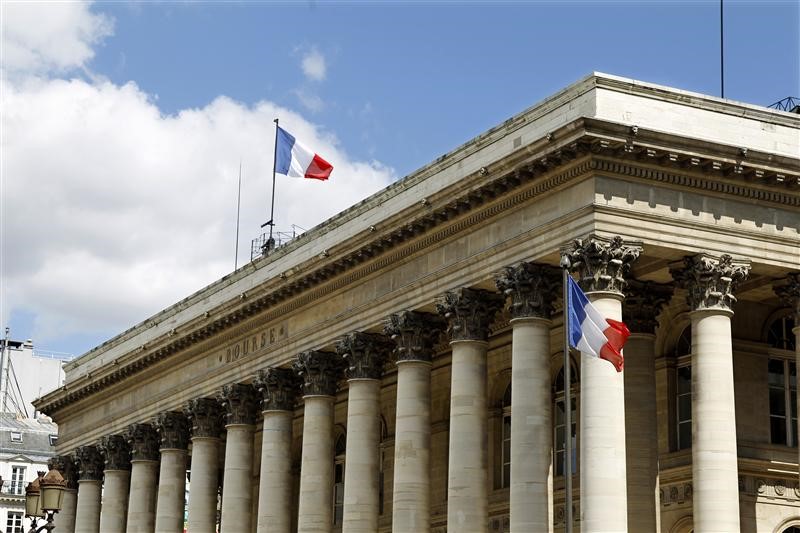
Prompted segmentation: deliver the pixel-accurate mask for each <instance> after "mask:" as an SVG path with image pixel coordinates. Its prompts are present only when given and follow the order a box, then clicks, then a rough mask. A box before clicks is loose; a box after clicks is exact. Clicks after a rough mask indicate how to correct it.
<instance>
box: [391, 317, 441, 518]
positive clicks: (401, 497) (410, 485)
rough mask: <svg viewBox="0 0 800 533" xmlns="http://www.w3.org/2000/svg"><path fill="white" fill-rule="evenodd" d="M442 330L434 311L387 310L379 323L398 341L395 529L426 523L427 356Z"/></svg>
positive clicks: (428, 512)
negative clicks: (387, 315) (390, 313)
mask: <svg viewBox="0 0 800 533" xmlns="http://www.w3.org/2000/svg"><path fill="white" fill-rule="evenodd" d="M443 329H444V321H443V320H442V319H441V318H440V317H439V316H437V315H433V314H429V313H420V312H416V311H403V312H400V313H397V314H394V315H391V316H390V317H389V319H388V320H387V321H386V324H385V326H384V332H385V333H386V334H387V335H389V336H391V337H392V339H393V340H394V341H395V343H396V345H397V347H396V349H395V354H396V357H397V407H396V417H397V418H396V422H395V432H394V434H395V438H394V488H393V490H392V531H393V532H394V533H425V532H429V531H430V528H431V360H432V359H433V347H434V345H435V344H436V342H437V341H438V340H439V337H440V336H441V332H442V330H443Z"/></svg>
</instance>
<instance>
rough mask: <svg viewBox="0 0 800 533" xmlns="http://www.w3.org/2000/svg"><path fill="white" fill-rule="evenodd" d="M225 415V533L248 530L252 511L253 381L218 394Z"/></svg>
mask: <svg viewBox="0 0 800 533" xmlns="http://www.w3.org/2000/svg"><path fill="white" fill-rule="evenodd" d="M219 402H220V405H222V408H223V409H224V416H225V431H226V432H227V437H226V438H225V471H224V474H223V480H222V521H221V524H220V530H221V531H225V532H226V533H250V529H251V528H250V524H251V523H252V518H253V516H252V514H253V511H252V509H253V433H254V432H255V429H256V427H255V423H256V391H255V389H254V388H253V386H252V385H245V384H243V383H233V384H231V385H225V386H224V387H223V388H222V393H221V394H220V397H219Z"/></svg>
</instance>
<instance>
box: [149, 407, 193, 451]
mask: <svg viewBox="0 0 800 533" xmlns="http://www.w3.org/2000/svg"><path fill="white" fill-rule="evenodd" d="M155 427H156V431H157V432H158V437H159V443H160V448H161V449H162V450H186V449H188V448H189V432H190V428H191V425H190V424H189V419H188V418H187V417H186V415H185V414H184V413H181V412H178V411H167V412H165V413H160V414H159V415H158V417H157V418H156V424H155Z"/></svg>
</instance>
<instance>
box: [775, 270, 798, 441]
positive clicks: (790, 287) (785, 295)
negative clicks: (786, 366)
mask: <svg viewBox="0 0 800 533" xmlns="http://www.w3.org/2000/svg"><path fill="white" fill-rule="evenodd" d="M774 289H775V293H776V294H777V295H778V296H780V298H781V300H783V301H784V302H785V303H786V305H788V306H789V307H791V308H792V309H794V329H792V333H794V346H795V365H796V367H797V368H800V274H789V276H787V278H786V279H785V280H782V281H781V282H779V283H777V284H776V285H775V286H774ZM797 412H798V413H800V394H799V395H798V396H797ZM787 415H788V413H787ZM798 431H799V433H798V434H797V435H795V436H794V438H795V442H800V426H798ZM798 450H799V453H800V447H798Z"/></svg>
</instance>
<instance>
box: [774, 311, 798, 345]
mask: <svg viewBox="0 0 800 533" xmlns="http://www.w3.org/2000/svg"><path fill="white" fill-rule="evenodd" d="M794 326H795V323H794V317H793V316H792V315H785V316H782V317H781V318H779V319H777V320H775V321H774V322H773V323H772V324H770V326H769V330H767V341H768V342H769V345H770V346H772V347H773V348H777V349H779V350H789V351H791V352H793V351H795V347H796V343H795V336H794V333H792V330H793V329H794Z"/></svg>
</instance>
